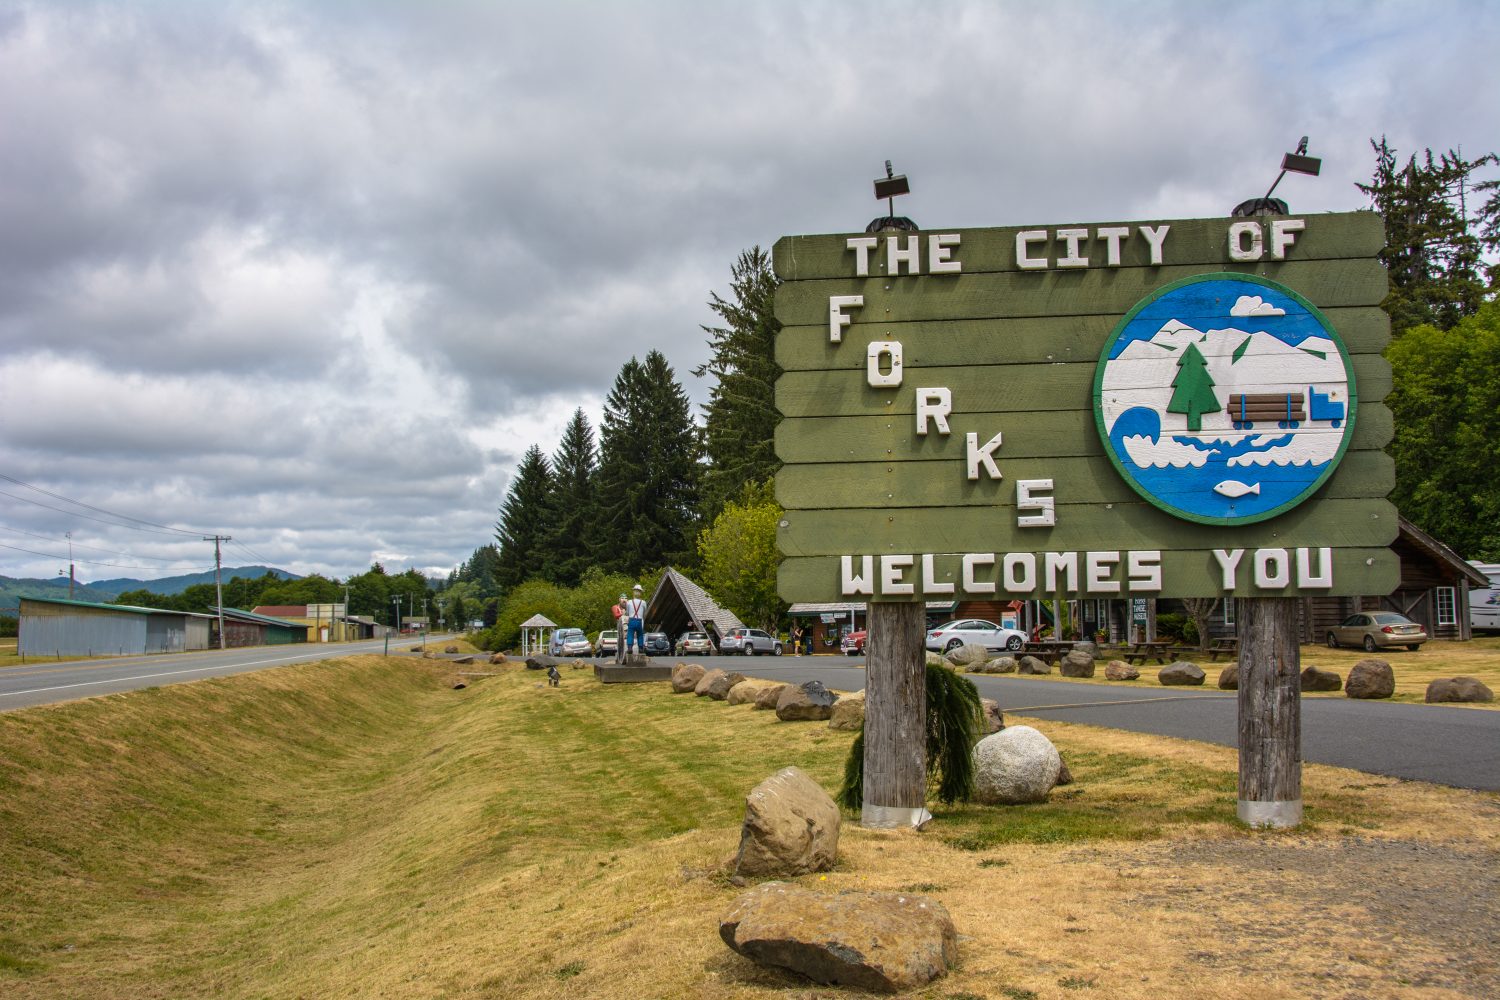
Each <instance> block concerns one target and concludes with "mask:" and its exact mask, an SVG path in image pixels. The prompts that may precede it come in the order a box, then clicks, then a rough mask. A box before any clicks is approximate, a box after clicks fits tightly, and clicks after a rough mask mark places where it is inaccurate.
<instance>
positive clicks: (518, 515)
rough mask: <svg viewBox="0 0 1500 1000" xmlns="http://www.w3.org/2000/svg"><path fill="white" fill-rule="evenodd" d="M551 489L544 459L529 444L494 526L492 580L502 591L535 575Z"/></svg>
mask: <svg viewBox="0 0 1500 1000" xmlns="http://www.w3.org/2000/svg"><path fill="white" fill-rule="evenodd" d="M551 492H552V471H551V470H550V469H549V468H548V466H547V458H546V456H545V455H543V454H542V449H540V448H538V447H537V446H536V445H532V446H531V447H530V448H528V449H526V454H525V455H524V456H523V457H522V459H521V466H520V468H518V469H517V470H516V478H515V481H514V482H512V483H511V484H510V492H509V493H507V494H506V497H505V502H504V503H502V504H501V505H500V521H499V523H497V524H496V525H495V540H496V541H497V542H499V543H500V557H499V559H498V560H497V564H496V567H495V583H496V584H497V585H498V587H499V588H500V590H501V592H502V593H503V592H505V591H509V590H510V589H511V588H513V587H515V586H516V585H517V584H520V583H522V582H524V581H525V580H527V579H528V578H530V577H532V576H535V575H536V574H537V572H538V571H539V569H540V567H541V565H542V562H543V560H544V557H545V555H546V553H545V546H546V544H547V538H548V536H549V534H550V532H549V524H548V522H549V510H548V506H547V498H548V496H549V494H550V493H551Z"/></svg>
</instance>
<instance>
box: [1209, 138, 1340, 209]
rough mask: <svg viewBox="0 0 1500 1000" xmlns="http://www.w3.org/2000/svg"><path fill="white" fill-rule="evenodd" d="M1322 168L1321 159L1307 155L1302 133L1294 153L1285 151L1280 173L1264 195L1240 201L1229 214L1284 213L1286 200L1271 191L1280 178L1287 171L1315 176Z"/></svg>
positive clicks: (1305, 142)
mask: <svg viewBox="0 0 1500 1000" xmlns="http://www.w3.org/2000/svg"><path fill="white" fill-rule="evenodd" d="M1322 168H1323V161H1322V160H1320V159H1318V158H1317V157H1316V156H1308V155H1307V136H1305V135H1304V136H1303V137H1302V141H1300V142H1298V143H1297V151H1296V152H1295V153H1287V154H1286V155H1285V156H1283V157H1282V158H1281V173H1279V174H1277V175H1276V180H1275V182H1273V183H1272V184H1271V187H1270V189H1269V190H1267V191H1266V193H1265V197H1262V198H1251V199H1250V200H1249V201H1242V202H1240V203H1239V204H1238V205H1236V206H1235V207H1234V211H1233V212H1231V213H1230V214H1231V215H1236V216H1250V215H1286V214H1287V207H1286V202H1284V201H1282V200H1281V199H1280V198H1272V197H1271V192H1272V191H1275V190H1276V186H1277V185H1278V184H1280V183H1281V179H1282V178H1283V177H1285V176H1286V175H1287V173H1288V172H1289V171H1290V172H1291V173H1294V174H1307V175H1308V176H1310V177H1316V176H1318V172H1319V171H1320V170H1322Z"/></svg>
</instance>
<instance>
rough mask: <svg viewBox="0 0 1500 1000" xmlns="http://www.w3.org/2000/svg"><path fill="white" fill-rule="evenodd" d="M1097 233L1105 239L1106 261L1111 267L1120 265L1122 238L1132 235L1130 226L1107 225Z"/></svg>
mask: <svg viewBox="0 0 1500 1000" xmlns="http://www.w3.org/2000/svg"><path fill="white" fill-rule="evenodd" d="M1095 235H1097V236H1098V237H1099V238H1100V239H1101V240H1103V241H1104V254H1105V256H1104V262H1105V263H1106V264H1108V265H1109V266H1110V267H1119V266H1120V240H1121V239H1124V238H1126V237H1129V236H1130V227H1129V226H1105V227H1104V228H1103V229H1100V230H1099V231H1098V232H1097V233H1096V234H1095Z"/></svg>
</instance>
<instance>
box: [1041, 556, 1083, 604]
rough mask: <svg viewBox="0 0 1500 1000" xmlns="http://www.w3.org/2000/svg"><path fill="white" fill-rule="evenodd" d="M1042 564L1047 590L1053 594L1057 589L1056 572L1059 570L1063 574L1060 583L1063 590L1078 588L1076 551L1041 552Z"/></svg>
mask: <svg viewBox="0 0 1500 1000" xmlns="http://www.w3.org/2000/svg"><path fill="white" fill-rule="evenodd" d="M1042 566H1043V568H1044V570H1045V572H1046V574H1047V592H1048V593H1049V594H1055V593H1057V591H1058V585H1057V574H1058V572H1059V571H1061V572H1062V573H1064V574H1065V576H1064V577H1063V579H1064V580H1065V582H1064V583H1063V585H1062V588H1061V589H1063V590H1066V591H1074V590H1077V589H1078V553H1077V552H1043V553H1042Z"/></svg>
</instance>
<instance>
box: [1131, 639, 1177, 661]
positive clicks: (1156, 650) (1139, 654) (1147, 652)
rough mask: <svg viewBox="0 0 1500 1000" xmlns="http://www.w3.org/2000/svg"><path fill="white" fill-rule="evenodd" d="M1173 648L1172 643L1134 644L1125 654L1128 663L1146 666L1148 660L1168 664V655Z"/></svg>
mask: <svg viewBox="0 0 1500 1000" xmlns="http://www.w3.org/2000/svg"><path fill="white" fill-rule="evenodd" d="M1172 648H1173V646H1172V644H1171V643H1170V642H1132V643H1131V644H1130V651H1129V652H1127V653H1126V654H1125V662H1126V663H1140V664H1142V665H1144V664H1145V662H1146V660H1147V659H1148V658H1150V659H1153V660H1155V661H1156V662H1157V663H1166V662H1167V653H1168V652H1169V651H1170V650H1171V649H1172Z"/></svg>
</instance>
